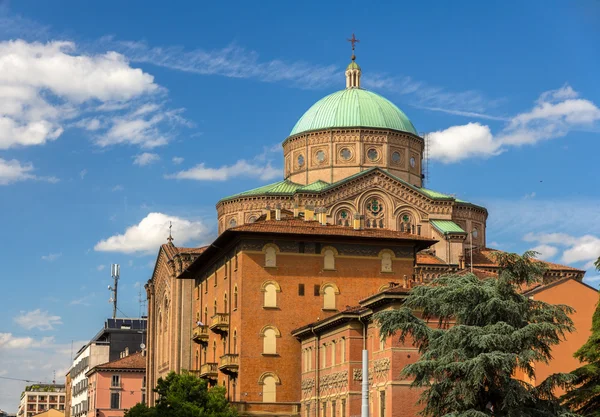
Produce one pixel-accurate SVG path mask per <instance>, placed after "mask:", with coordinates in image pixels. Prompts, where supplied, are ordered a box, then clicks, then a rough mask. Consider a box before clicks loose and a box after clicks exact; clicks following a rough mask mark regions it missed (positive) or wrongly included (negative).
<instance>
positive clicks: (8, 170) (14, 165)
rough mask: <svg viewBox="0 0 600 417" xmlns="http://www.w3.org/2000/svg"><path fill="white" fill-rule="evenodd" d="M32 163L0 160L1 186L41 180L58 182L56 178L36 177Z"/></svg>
mask: <svg viewBox="0 0 600 417" xmlns="http://www.w3.org/2000/svg"><path fill="white" fill-rule="evenodd" d="M33 170H34V168H33V165H32V164H31V163H26V164H21V162H19V161H17V160H16V159H12V160H6V159H2V158H0V185H9V184H12V183H15V182H18V181H26V180H40V181H47V182H52V183H55V182H58V179H57V178H56V177H38V176H37V175H34V174H33V173H32V172H33Z"/></svg>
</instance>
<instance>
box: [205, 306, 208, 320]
mask: <svg viewBox="0 0 600 417" xmlns="http://www.w3.org/2000/svg"><path fill="white" fill-rule="evenodd" d="M207 323H208V306H204V324H207Z"/></svg>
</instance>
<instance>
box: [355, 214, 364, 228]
mask: <svg viewBox="0 0 600 417" xmlns="http://www.w3.org/2000/svg"><path fill="white" fill-rule="evenodd" d="M360 229H362V216H361V215H360V214H358V213H354V230H360Z"/></svg>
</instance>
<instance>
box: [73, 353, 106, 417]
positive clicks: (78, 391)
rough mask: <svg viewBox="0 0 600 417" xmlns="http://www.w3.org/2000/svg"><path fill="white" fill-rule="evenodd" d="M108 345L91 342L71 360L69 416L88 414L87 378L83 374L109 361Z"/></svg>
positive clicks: (81, 416) (84, 415)
mask: <svg viewBox="0 0 600 417" xmlns="http://www.w3.org/2000/svg"><path fill="white" fill-rule="evenodd" d="M109 351H110V345H109V343H107V342H98V341H97V342H91V343H89V344H87V345H86V346H84V347H83V348H82V349H81V350H80V351H79V352H77V356H75V359H74V360H73V366H72V368H71V371H70V374H71V387H72V388H71V390H72V392H71V416H72V417H86V416H87V414H88V403H89V399H88V378H87V376H85V373H86V372H87V371H89V370H90V369H91V368H93V367H94V366H96V365H100V364H103V363H106V362H108V361H109Z"/></svg>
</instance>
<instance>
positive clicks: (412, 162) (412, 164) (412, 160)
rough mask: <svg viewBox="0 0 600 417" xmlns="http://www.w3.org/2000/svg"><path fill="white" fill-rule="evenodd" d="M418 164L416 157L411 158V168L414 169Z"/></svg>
mask: <svg viewBox="0 0 600 417" xmlns="http://www.w3.org/2000/svg"><path fill="white" fill-rule="evenodd" d="M416 164H417V162H416V161H415V157H414V156H411V157H410V166H411V167H412V168H414V167H415V165H416Z"/></svg>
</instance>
